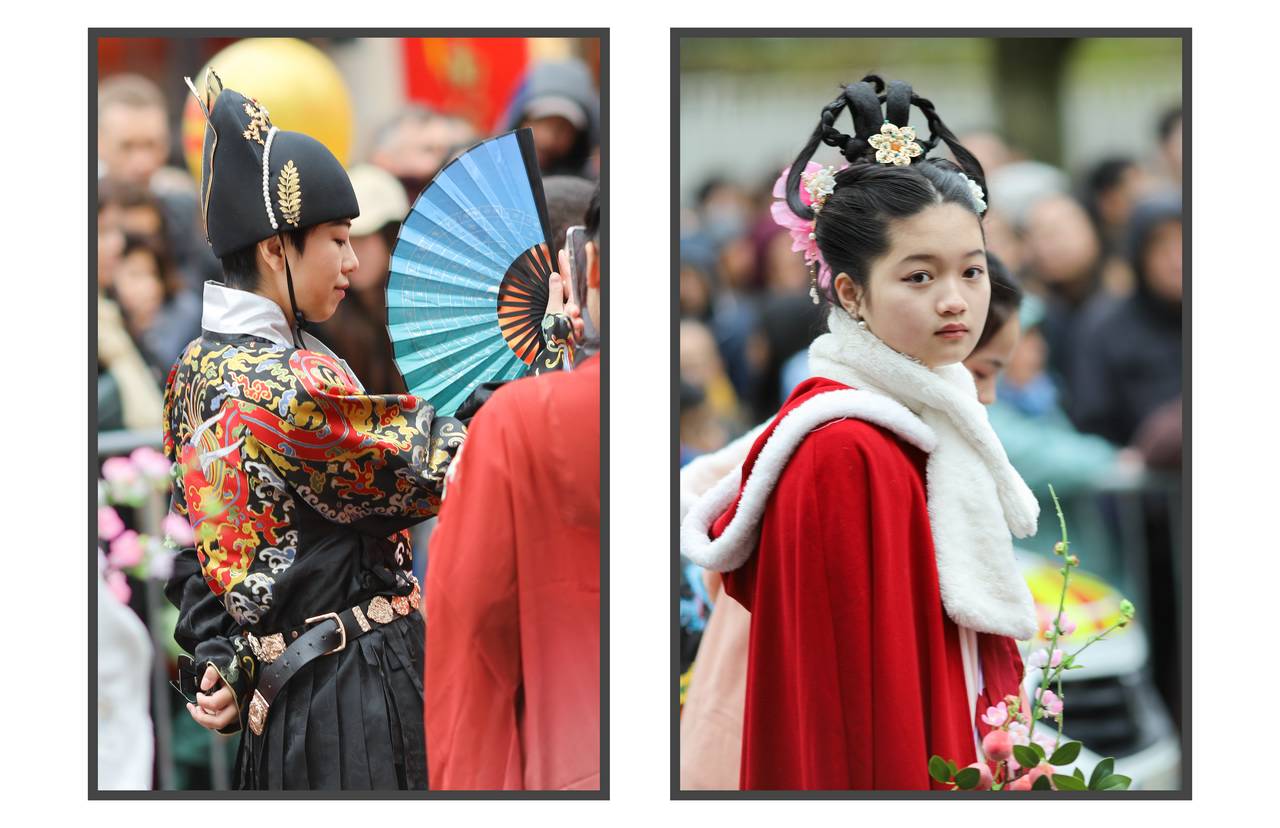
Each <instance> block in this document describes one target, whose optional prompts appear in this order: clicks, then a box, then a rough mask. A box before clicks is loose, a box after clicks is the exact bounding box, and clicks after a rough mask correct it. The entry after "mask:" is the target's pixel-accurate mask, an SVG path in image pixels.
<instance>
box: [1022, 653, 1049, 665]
mask: <svg viewBox="0 0 1280 828" xmlns="http://www.w3.org/2000/svg"><path fill="white" fill-rule="evenodd" d="M1048 663H1049V651H1048V650H1044V649H1041V650H1036V651H1035V652H1034V653H1032V654H1031V655H1029V656H1027V666H1029V667H1044V666H1045V665H1046V664H1048Z"/></svg>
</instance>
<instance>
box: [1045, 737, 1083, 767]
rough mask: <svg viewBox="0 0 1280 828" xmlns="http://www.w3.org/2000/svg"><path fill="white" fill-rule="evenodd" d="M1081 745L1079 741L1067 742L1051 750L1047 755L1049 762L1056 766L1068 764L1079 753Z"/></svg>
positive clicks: (1074, 759)
mask: <svg viewBox="0 0 1280 828" xmlns="http://www.w3.org/2000/svg"><path fill="white" fill-rule="evenodd" d="M1081 747H1083V745H1081V744H1080V743H1079V742H1067V743H1066V744H1064V745H1063V746H1062V747H1060V748H1058V749H1057V750H1055V751H1054V752H1053V755H1052V756H1050V757H1049V764H1050V765H1058V766H1062V765H1070V764H1071V763H1072V762H1074V761H1076V757H1077V756H1079V755H1080V748H1081Z"/></svg>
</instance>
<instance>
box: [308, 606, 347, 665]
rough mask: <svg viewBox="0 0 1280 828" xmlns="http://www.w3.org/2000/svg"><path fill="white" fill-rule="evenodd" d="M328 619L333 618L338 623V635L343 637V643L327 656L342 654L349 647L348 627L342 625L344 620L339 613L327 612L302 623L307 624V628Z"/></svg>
mask: <svg viewBox="0 0 1280 828" xmlns="http://www.w3.org/2000/svg"><path fill="white" fill-rule="evenodd" d="M326 618H332V619H333V620H334V622H335V623H337V625H338V634H339V635H341V636H342V641H341V642H339V644H338V646H337V647H334V648H333V649H332V650H330V651H328V652H327V653H325V655H333V654H334V653H340V652H342V651H343V650H345V649H346V647H347V628H346V625H344V624H343V623H342V619H341V618H339V617H338V613H336V612H326V613H325V614H324V615H317V616H315V617H314V618H308V619H307V620H306V621H303V622H302V623H304V624H306V625H307V626H311V625H312V624H315V623H317V622H319V621H323V620H325V619H326Z"/></svg>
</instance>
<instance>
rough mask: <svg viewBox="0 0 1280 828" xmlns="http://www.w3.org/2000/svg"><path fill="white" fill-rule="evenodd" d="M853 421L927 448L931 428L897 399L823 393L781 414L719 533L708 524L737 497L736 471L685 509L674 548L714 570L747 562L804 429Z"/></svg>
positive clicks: (857, 392) (932, 440)
mask: <svg viewBox="0 0 1280 828" xmlns="http://www.w3.org/2000/svg"><path fill="white" fill-rule="evenodd" d="M843 419H856V420H864V421H866V422H869V423H874V424H876V425H879V426H883V427H884V428H888V429H890V430H892V431H893V432H895V433H896V434H897V435H898V436H900V437H901V438H902V439H903V440H906V441H907V442H909V443H911V444H912V445H915V446H917V447H919V448H920V449H922V450H923V451H926V452H927V451H932V450H933V448H934V446H935V445H936V444H937V439H936V438H935V437H934V434H933V431H932V430H931V429H930V428H929V427H928V426H926V425H925V424H924V423H922V422H921V421H920V418H918V417H916V415H914V414H912V413H911V412H910V411H908V410H907V409H906V408H905V407H904V406H902V405H901V404H900V403H898V402H895V401H894V400H892V399H890V398H888V397H886V396H884V395H882V394H877V393H875V392H873V391H863V390H859V389H846V390H842V391H829V392H827V393H825V394H819V395H817V396H815V397H813V398H811V399H808V400H805V401H804V402H803V403H801V404H800V405H798V406H796V407H795V408H793V409H792V410H791V411H789V412H787V415H786V416H785V417H783V418H782V421H781V422H779V423H778V425H777V427H776V428H775V429H774V430H773V433H772V434H770V435H769V439H768V441H767V442H766V443H765V444H764V447H763V448H761V449H760V454H759V455H758V456H757V457H756V462H755V465H753V466H752V467H751V475H750V476H749V477H748V478H747V482H746V485H745V486H742V497H741V498H739V499H738V509H737V512H735V513H734V516H733V520H732V521H730V522H729V526H728V527H727V528H726V529H725V531H724V534H722V535H721V536H720V537H718V538H716V539H715V540H712V539H711V538H710V537H709V534H708V533H709V532H710V530H711V525H712V524H713V523H714V522H715V520H716V518H718V517H719V516H720V515H721V514H723V512H724V510H725V509H727V508H729V506H730V505H731V504H732V503H733V501H734V499H735V498H736V497H737V494H738V488H739V484H740V482H741V480H742V471H741V469H740V468H739V469H734V470H733V471H731V472H729V473H728V474H727V475H725V476H724V477H722V478H721V479H720V482H719V483H717V484H716V485H715V486H713V487H712V488H711V490H710V491H709V492H707V494H706V495H704V496H703V497H702V498H701V499H700V500H698V501H697V502H696V503H695V504H694V506H693V507H692V508H691V509H690V510H689V514H688V516H687V517H686V518H685V520H684V521H683V523H682V524H681V526H680V551H681V552H682V553H683V554H684V555H685V556H686V557H687V558H689V560H691V561H693V562H694V563H696V564H698V565H699V566H702V567H705V568H707V569H711V570H715V571H717V572H729V571H731V570H734V569H737V568H738V567H740V566H742V565H743V564H744V563H746V562H747V559H748V558H749V557H751V553H752V552H753V551H755V547H756V540H757V536H756V530H757V528H758V527H759V524H760V519H761V518H762V517H763V516H764V509H765V505H766V504H767V503H768V502H769V495H771V494H772V493H773V487H774V486H775V485H776V484H777V482H778V478H779V477H780V476H781V475H782V471H783V469H785V468H786V466H787V463H788V461H790V459H791V455H792V454H794V453H795V450H796V447H797V446H799V445H800V442H801V441H802V440H804V438H805V437H806V436H808V434H809V432H810V431H812V430H813V429H815V428H817V427H818V426H820V425H823V424H825V423H829V422H831V421H832V420H843Z"/></svg>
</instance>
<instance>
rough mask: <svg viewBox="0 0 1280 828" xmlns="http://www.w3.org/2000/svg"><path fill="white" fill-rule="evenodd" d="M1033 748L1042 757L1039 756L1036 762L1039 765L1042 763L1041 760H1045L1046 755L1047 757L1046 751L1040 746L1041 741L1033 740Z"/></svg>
mask: <svg viewBox="0 0 1280 828" xmlns="http://www.w3.org/2000/svg"><path fill="white" fill-rule="evenodd" d="M1031 749H1032V750H1034V751H1035V752H1036V756H1038V757H1040V758H1039V760H1038V761H1037V762H1036V764H1037V765H1038V764H1040V762H1043V761H1044V757H1045V753H1044V748H1042V747H1040V743H1039V742H1032V743H1031Z"/></svg>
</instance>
